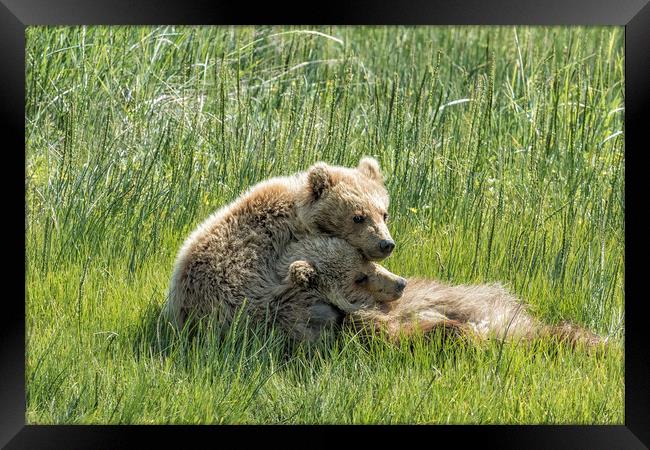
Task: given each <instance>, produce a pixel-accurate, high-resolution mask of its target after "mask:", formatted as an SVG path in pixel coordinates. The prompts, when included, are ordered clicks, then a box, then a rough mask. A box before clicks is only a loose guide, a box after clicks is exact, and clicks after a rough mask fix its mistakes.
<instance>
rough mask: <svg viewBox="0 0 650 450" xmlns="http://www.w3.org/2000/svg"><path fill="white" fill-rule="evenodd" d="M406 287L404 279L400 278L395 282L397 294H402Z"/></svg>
mask: <svg viewBox="0 0 650 450" xmlns="http://www.w3.org/2000/svg"><path fill="white" fill-rule="evenodd" d="M405 287H406V279H404V278H400V279H399V280H397V292H402V291H403V290H404V288H405Z"/></svg>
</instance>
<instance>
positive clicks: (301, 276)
mask: <svg viewBox="0 0 650 450" xmlns="http://www.w3.org/2000/svg"><path fill="white" fill-rule="evenodd" d="M317 276H318V274H317V273H316V268H315V267H314V266H313V265H312V264H310V263H309V262H307V261H304V260H298V261H294V262H292V263H291V265H290V266H289V280H290V281H291V282H292V283H294V284H295V285H297V286H300V287H304V288H307V287H313V286H314V285H315V284H316V280H317Z"/></svg>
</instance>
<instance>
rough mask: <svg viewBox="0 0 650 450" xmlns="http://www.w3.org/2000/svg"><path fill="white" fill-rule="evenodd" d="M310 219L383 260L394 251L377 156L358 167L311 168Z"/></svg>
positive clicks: (306, 211) (370, 256)
mask: <svg viewBox="0 0 650 450" xmlns="http://www.w3.org/2000/svg"><path fill="white" fill-rule="evenodd" d="M307 203H308V207H307V208H304V211H303V212H304V214H305V216H306V219H307V221H308V222H309V223H310V224H311V225H312V226H314V227H315V228H316V229H318V230H319V231H321V232H324V233H326V234H328V235H330V236H336V237H339V238H341V239H344V240H346V241H347V242H349V243H350V244H351V245H352V246H353V247H355V248H357V249H359V250H361V252H363V254H364V255H365V257H366V258H368V259H369V260H371V261H379V260H382V259H384V258H386V257H387V256H388V255H390V254H391V252H392V251H393V249H394V248H395V242H394V241H393V238H392V237H391V235H390V232H389V231H388V227H387V226H386V222H387V220H388V191H387V190H386V187H385V185H384V179H383V176H382V174H381V170H380V169H379V163H378V162H377V160H375V159H374V158H369V157H365V158H362V159H361V161H360V162H359V165H358V166H357V167H356V168H348V167H340V166H330V165H328V164H325V163H317V164H314V165H313V166H312V167H310V168H309V170H308V171H307Z"/></svg>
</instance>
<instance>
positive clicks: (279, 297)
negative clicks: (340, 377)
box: [256, 235, 406, 341]
mask: <svg viewBox="0 0 650 450" xmlns="http://www.w3.org/2000/svg"><path fill="white" fill-rule="evenodd" d="M276 276H277V278H278V279H281V280H282V281H281V282H280V283H278V284H276V285H275V286H270V287H269V289H268V290H267V291H266V294H267V295H266V297H265V301H266V308H267V311H268V313H267V316H266V318H263V317H258V318H259V319H264V320H265V321H267V322H270V321H272V322H273V323H274V325H275V326H276V327H278V328H280V329H281V330H282V331H283V332H285V333H286V334H287V335H288V336H290V337H291V338H293V339H296V340H299V341H315V340H317V339H318V338H319V336H320V333H321V332H322V331H323V330H324V329H325V328H329V327H337V326H340V325H341V324H342V323H343V320H344V318H345V314H346V313H350V312H353V311H356V310H358V309H359V308H361V307H362V306H363V305H368V304H373V305H374V304H375V303H377V302H392V301H394V300H397V299H398V298H400V296H401V295H402V293H403V292H404V287H405V286H406V280H405V279H404V278H402V277H400V276H397V275H395V274H393V273H391V272H389V271H388V270H386V269H384V268H383V267H381V266H380V265H379V264H377V263H374V262H372V261H368V259H366V258H365V257H364V256H363V255H362V254H361V253H360V252H359V251H358V250H357V249H355V248H354V247H352V246H351V245H350V244H348V243H347V242H346V241H344V240H342V239H339V238H331V237H323V236H317V235H313V236H306V237H305V238H304V239H301V240H300V241H297V242H292V243H291V244H289V245H288V246H287V249H286V252H285V253H284V254H283V255H282V256H281V258H280V259H279V262H278V265H277V267H276ZM256 311H258V312H261V311H262V309H261V308H257V309H256ZM269 313H270V314H269Z"/></svg>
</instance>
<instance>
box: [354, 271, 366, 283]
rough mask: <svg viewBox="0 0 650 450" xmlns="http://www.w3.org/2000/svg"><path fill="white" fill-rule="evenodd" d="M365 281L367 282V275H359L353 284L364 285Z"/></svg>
mask: <svg viewBox="0 0 650 450" xmlns="http://www.w3.org/2000/svg"><path fill="white" fill-rule="evenodd" d="M366 281H368V275H366V274H365V273H362V274H360V275H359V276H358V277H357V278H356V279H355V280H354V282H355V283H357V284H361V283H365V282H366Z"/></svg>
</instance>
